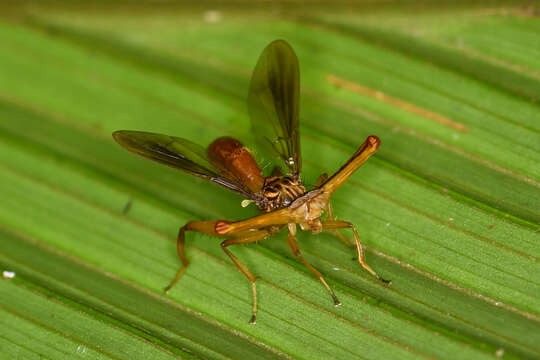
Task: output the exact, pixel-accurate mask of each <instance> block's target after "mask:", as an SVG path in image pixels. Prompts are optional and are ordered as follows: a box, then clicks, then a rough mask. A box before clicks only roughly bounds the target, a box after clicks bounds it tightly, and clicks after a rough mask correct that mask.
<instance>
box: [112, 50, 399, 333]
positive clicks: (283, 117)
mask: <svg viewBox="0 0 540 360" xmlns="http://www.w3.org/2000/svg"><path fill="white" fill-rule="evenodd" d="M299 82H300V75H299V66H298V59H297V57H296V55H295V53H294V51H293V49H292V48H291V46H290V45H289V44H288V43H287V42H285V41H283V40H276V41H273V42H272V43H270V44H269V45H268V46H267V47H266V48H265V49H264V51H263V52H262V54H261V56H260V58H259V61H258V62H257V65H256V67H255V70H254V72H253V76H252V78H251V83H250V87H249V95H248V109H249V115H250V117H251V122H252V127H253V130H254V133H255V136H256V142H257V146H258V150H259V151H260V153H261V154H262V155H264V156H265V157H266V159H273V160H274V161H275V167H274V168H273V170H272V173H271V174H269V175H268V176H264V175H263V172H262V170H261V168H260V167H259V165H258V164H257V162H256V161H255V159H254V157H253V155H252V154H251V152H250V151H249V150H248V149H247V148H246V147H245V146H244V145H242V143H241V142H240V141H238V140H236V139H233V138H231V137H220V138H218V139H216V140H214V141H213V142H212V143H211V144H210V145H209V146H208V148H206V149H205V148H203V147H202V146H200V145H197V144H195V143H193V142H191V141H189V140H186V139H182V138H178V137H174V136H168V135H162V134H154V133H148V132H141V131H128V130H121V131H116V132H114V133H113V136H114V139H115V140H116V141H117V142H118V143H119V144H120V145H122V146H123V147H124V148H126V149H127V150H129V151H131V152H133V153H135V154H137V155H140V156H143V157H146V158H149V159H151V160H154V161H157V162H160V163H162V164H165V165H168V166H171V167H173V168H177V169H180V170H183V171H185V172H187V173H190V174H191V175H194V176H198V177H201V178H204V179H207V180H210V181H212V182H214V183H216V184H219V185H221V186H224V187H226V188H228V189H230V190H233V191H235V192H237V193H239V194H240V195H242V196H243V197H244V198H245V200H244V201H242V206H244V207H245V206H247V205H249V203H255V204H256V205H257V207H258V208H259V209H260V210H261V212H262V214H261V215H258V216H255V217H252V218H248V219H245V220H240V221H227V220H210V221H190V222H188V223H187V224H185V225H184V226H182V227H181V228H180V230H179V232H178V238H177V251H178V257H179V258H180V261H181V263H182V266H181V268H180V270H179V271H178V273H177V274H176V276H175V278H174V279H173V280H172V281H171V283H170V284H169V285H168V286H167V287H166V288H165V292H168V291H169V290H170V289H171V288H172V287H173V286H174V285H175V284H176V282H177V281H178V280H179V279H180V278H181V276H182V274H184V272H185V271H186V269H187V268H188V266H189V260H188V259H187V258H186V256H185V253H184V241H185V234H186V232H187V231H194V232H199V233H203V234H207V235H212V236H218V237H224V238H225V240H224V241H223V242H221V248H222V249H223V251H224V252H225V253H226V254H227V255H228V256H229V258H230V259H231V260H232V261H233V263H234V264H235V265H236V267H237V268H238V269H239V270H240V271H241V272H242V273H243V274H244V275H245V276H246V278H247V279H248V280H249V281H250V283H251V289H252V295H253V303H252V305H253V308H252V316H251V319H250V323H251V324H255V320H256V315H257V289H256V286H255V276H254V275H253V274H252V273H251V271H250V270H249V269H248V268H247V267H246V266H245V265H244V264H243V263H242V262H241V261H240V260H239V259H238V258H237V257H236V256H235V255H234V254H233V253H232V252H231V250H230V247H231V246H232V245H238V244H248V243H253V242H258V241H261V240H263V239H266V238H268V237H269V236H270V235H272V234H274V233H276V232H278V231H280V230H282V229H283V228H286V229H287V230H288V234H287V243H288V245H289V247H290V248H291V250H292V252H293V253H294V255H295V256H296V257H297V258H298V260H300V261H301V262H302V263H303V264H304V265H305V266H306V267H307V268H308V269H309V271H311V272H312V273H313V275H315V276H316V277H317V278H318V279H319V281H320V282H321V283H322V284H323V285H324V287H325V288H326V290H328V292H329V293H330V296H331V297H332V299H333V301H334V305H335V306H339V305H341V303H340V301H339V300H338V298H337V297H336V295H335V294H334V291H333V290H332V289H331V288H330V286H329V285H328V283H327V282H326V281H325V280H324V278H323V276H322V275H321V273H320V272H319V271H317V270H316V269H315V268H314V267H313V266H311V265H310V264H309V263H308V262H307V261H306V260H305V259H304V257H303V256H302V254H301V252H300V249H299V247H298V243H297V241H296V237H295V235H296V231H297V225H299V226H300V228H301V229H302V230H311V231H312V232H313V233H320V232H321V231H326V230H329V231H333V232H334V234H335V235H336V236H337V237H338V238H339V239H340V240H341V241H342V242H344V243H346V244H348V245H349V246H351V247H355V248H356V252H357V255H358V262H359V263H360V265H361V266H362V267H363V268H364V269H365V270H367V271H368V272H369V273H370V274H372V275H373V276H375V277H376V278H377V279H379V280H380V281H382V282H384V283H389V281H387V280H384V279H383V278H381V277H380V276H379V275H377V273H375V271H373V269H371V267H370V266H369V265H368V264H366V262H365V261H364V252H363V250H362V244H361V243H360V238H359V236H358V231H357V230H356V227H355V226H354V225H353V224H352V223H350V222H347V221H340V220H336V219H335V218H334V215H333V212H332V206H331V204H330V197H331V195H332V193H333V192H334V191H336V189H337V188H339V187H340V186H341V185H342V184H343V183H344V182H345V180H347V179H348V178H349V176H351V175H352V174H353V172H354V171H356V169H358V168H359V167H360V166H361V165H362V164H363V163H364V162H365V161H366V160H367V159H368V158H369V157H370V156H371V155H373V154H374V153H375V152H376V151H377V149H378V148H379V145H380V140H379V138H378V137H376V136H374V135H370V136H368V137H367V139H366V140H365V141H364V143H363V144H362V145H361V146H360V147H359V148H358V150H357V151H356V152H355V153H354V154H353V156H352V157H351V158H350V159H349V160H348V161H347V162H346V163H345V164H344V165H343V166H342V167H341V168H340V169H339V170H338V171H337V172H336V173H335V174H334V175H332V176H330V177H328V176H327V175H326V174H322V175H321V176H320V177H319V178H318V180H317V181H316V183H315V185H314V187H313V188H312V189H310V190H306V188H305V186H304V185H303V184H302V180H301V177H300V171H301V165H302V158H301V156H300V137H299V132H298V112H299V111H298V110H299V109H298V103H299V96H300V90H299ZM323 213H326V217H325V219H324V220H323V218H322V215H323ZM338 229H350V230H351V231H352V234H353V237H354V244H352V243H351V242H350V241H349V240H348V239H346V238H345V237H344V236H343V235H342V234H341V233H340V232H339V231H338Z"/></svg>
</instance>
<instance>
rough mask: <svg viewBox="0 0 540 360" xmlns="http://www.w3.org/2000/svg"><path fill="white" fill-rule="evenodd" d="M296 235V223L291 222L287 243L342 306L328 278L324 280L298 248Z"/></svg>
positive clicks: (336, 303) (337, 304) (335, 303)
mask: <svg viewBox="0 0 540 360" xmlns="http://www.w3.org/2000/svg"><path fill="white" fill-rule="evenodd" d="M295 235H296V224H293V223H291V224H289V233H288V234H287V243H288V244H289V247H290V248H291V250H292V252H293V254H294V255H296V257H297V258H298V260H300V261H301V262H302V263H303V264H304V265H305V266H306V267H307V268H308V269H309V271H311V272H312V273H313V275H315V276H316V277H317V279H319V281H320V282H321V283H322V284H323V285H324V287H325V288H326V290H328V292H329V293H330V296H332V300H334V306H340V305H341V302H340V301H339V300H338V298H337V296H336V294H334V291H333V290H332V288H331V287H330V286H329V285H328V283H327V282H326V280H324V278H323V276H322V274H321V273H320V272H319V271H318V270H317V269H315V268H314V267H313V266H311V264H310V263H308V262H307V261H306V259H304V257H303V256H302V254H301V253H300V249H299V248H298V243H297V242H296V236H295Z"/></svg>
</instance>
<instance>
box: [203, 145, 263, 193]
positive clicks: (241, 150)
mask: <svg viewBox="0 0 540 360" xmlns="http://www.w3.org/2000/svg"><path fill="white" fill-rule="evenodd" d="M208 157H209V158H210V161H211V162H212V165H214V166H215V167H216V168H217V169H218V170H219V171H220V172H221V174H222V175H223V176H224V177H225V178H227V179H228V180H231V181H234V182H235V183H238V184H241V185H243V187H244V188H245V189H248V190H249V191H251V192H252V193H256V192H258V191H259V190H261V188H262V187H263V184H264V178H263V176H262V172H261V169H260V168H259V165H257V163H256V162H255V159H253V156H252V155H251V153H250V152H249V150H248V149H247V148H246V147H245V146H244V145H242V143H241V142H240V141H238V140H236V139H233V138H231V137H220V138H218V139H216V140H214V141H213V142H212V143H211V144H210V146H208Z"/></svg>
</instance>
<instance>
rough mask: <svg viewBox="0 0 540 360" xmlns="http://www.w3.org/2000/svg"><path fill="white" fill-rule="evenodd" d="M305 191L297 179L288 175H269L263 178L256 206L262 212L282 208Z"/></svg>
mask: <svg viewBox="0 0 540 360" xmlns="http://www.w3.org/2000/svg"><path fill="white" fill-rule="evenodd" d="M305 192H306V189H305V188H304V185H302V183H301V182H300V180H299V179H295V178H292V177H289V176H283V177H278V176H269V177H267V178H265V179H264V185H263V187H262V190H261V197H260V200H258V201H257V206H258V207H259V209H261V211H264V212H270V211H273V210H278V209H282V208H284V207H287V206H289V205H290V204H292V203H293V201H295V200H296V199H298V198H299V197H301V196H302V195H304V194H305Z"/></svg>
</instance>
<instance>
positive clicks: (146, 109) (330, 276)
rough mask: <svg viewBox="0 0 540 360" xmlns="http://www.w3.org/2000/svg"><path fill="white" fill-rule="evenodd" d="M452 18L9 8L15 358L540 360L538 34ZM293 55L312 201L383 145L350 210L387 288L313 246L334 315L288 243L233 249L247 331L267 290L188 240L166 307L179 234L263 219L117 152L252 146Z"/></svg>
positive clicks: (6, 78)
mask: <svg viewBox="0 0 540 360" xmlns="http://www.w3.org/2000/svg"><path fill="white" fill-rule="evenodd" d="M210 5H212V6H210ZM439 5H440V6H437V7H435V6H433V5H431V4H430V3H429V2H428V3H417V2H411V3H408V2H402V3H380V4H379V3H366V4H362V3H359V4H354V5H351V4H348V3H347V4H343V5H341V4H337V5H335V6H334V5H333V6H329V5H321V4H313V5H312V6H309V7H302V6H300V5H291V4H288V3H287V4H281V5H264V6H262V5H261V7H254V8H251V5H247V4H234V5H228V6H225V5H223V4H211V3H208V6H209V7H208V8H206V7H204V6H202V5H195V4H190V5H178V4H151V3H139V4H133V3H122V2H120V3H118V4H105V3H103V4H101V3H96V4H94V5H93V7H92V9H91V10H92V11H89V10H90V6H89V5H85V4H82V3H81V4H79V3H76V4H71V3H62V2H56V3H51V4H39V3H37V4H36V3H32V5H31V6H26V7H18V6H16V5H9V4H4V5H1V6H2V7H3V9H4V11H3V12H2V11H0V13H2V14H3V15H1V16H2V17H1V18H0V41H1V43H2V44H3V45H2V49H1V50H0V172H1V176H0V199H2V201H1V202H0V244H1V245H2V246H1V248H0V249H1V250H0V265H1V269H2V270H9V271H14V272H15V274H16V275H15V277H14V278H13V279H5V280H4V281H2V282H0V299H2V300H1V302H0V311H1V313H2V315H1V316H0V323H1V324H2V325H3V326H2V330H1V331H0V350H1V353H2V354H6V355H5V356H7V358H25V359H33V358H36V359H38V358H51V359H60V358H66V359H72V358H91V359H106V358H111V359H162V358H163V359H165V358H185V359H199V358H201V359H242V358H245V359H255V358H257V359H259V358H262V359H265V358H269V359H270V358H300V359H358V358H360V359H408V358H411V359H413V358H414V359H416V358H437V359H456V358H474V359H482V358H486V359H488V358H493V357H499V358H500V357H504V358H506V359H522V358H524V359H525V358H527V359H533V358H540V347H539V345H538V344H540V301H539V300H538V294H539V293H540V285H539V279H540V267H539V263H538V257H539V256H540V241H539V240H540V236H539V231H538V229H539V227H538V222H539V220H540V212H539V211H538V210H539V209H540V191H539V187H540V182H539V180H540V168H539V167H538V163H539V160H540V155H539V153H540V136H539V133H540V126H539V124H540V121H539V120H540V110H539V106H538V103H537V102H536V101H537V99H538V97H539V95H540V76H539V74H540V61H539V60H538V59H540V57H538V45H539V43H538V36H537V34H538V31H540V28H539V26H540V25H539V23H538V21H537V20H536V18H534V17H533V16H534V11H535V10H534V8H533V9H530V8H528V7H523V6H521V4H516V3H514V2H508V3H505V2H501V3H494V4H493V3H490V5H487V4H482V3H476V2H475V3H473V4H468V3H466V2H463V3H459V2H457V3H456V2H448V3H442V2H441V3H439ZM274 6H275V8H274V10H276V9H277V10H276V11H271V8H272V7H274ZM280 6H284V7H286V8H287V9H286V10H283V13H280V11H279V9H280ZM289 6H290V8H289ZM248 9H249V11H247V10H248ZM360 14H362V15H361V16H360ZM282 15H285V16H282ZM277 38H282V39H285V40H287V41H288V42H289V43H291V45H292V47H293V48H294V49H295V51H296V52H297V55H298V58H299V62H300V68H301V86H302V91H301V102H302V103H301V108H300V118H301V129H300V130H301V141H302V154H303V160H304V161H303V164H304V165H303V166H304V169H303V173H304V175H305V179H304V182H305V183H306V184H308V185H309V184H312V183H313V182H314V181H315V179H316V178H317V177H318V176H319V175H320V174H321V173H323V172H328V173H332V172H333V171H335V170H337V169H338V168H339V167H340V166H341V165H342V164H343V163H344V162H345V161H346V160H347V159H348V158H349V156H350V155H351V154H352V153H353V152H354V151H355V150H356V149H357V147H358V146H359V145H360V144H361V143H362V141H363V140H364V139H365V137H366V136H367V135H369V134H376V135H377V136H379V137H380V138H381V140H382V145H381V148H380V150H379V151H378V152H377V154H376V155H375V156H373V157H372V158H371V159H370V160H369V161H368V162H367V163H366V165H364V166H363V167H362V168H361V169H360V170H359V171H358V172H357V173H356V174H355V175H354V176H353V177H352V178H351V179H350V180H349V181H348V182H347V183H346V184H345V185H344V186H343V187H342V188H341V189H340V190H339V191H338V192H337V193H336V194H335V196H334V197H333V207H334V209H335V212H336V214H337V216H338V218H340V219H344V220H348V221H351V222H353V223H354V224H356V225H357V227H358V230H359V232H360V236H361V238H362V241H363V242H364V244H366V245H367V262H368V264H370V265H371V266H372V267H373V268H374V269H375V270H376V271H377V272H378V273H380V274H381V275H382V276H383V277H385V278H389V279H392V285H391V286H389V287H386V286H383V285H382V284H380V283H379V282H377V281H376V280H375V279H373V277H371V276H370V275H369V274H367V273H366V272H365V271H363V269H362V268H361V267H360V266H359V265H358V262H357V260H356V259H355V258H354V253H353V251H352V250H351V249H349V248H347V247H345V246H344V245H343V244H341V243H340V242H339V241H337V240H336V239H335V237H333V236H332V235H330V234H319V235H316V236H313V235H311V234H306V233H303V234H301V235H300V236H299V244H300V248H301V251H302V253H303V254H304V256H305V258H306V259H307V260H308V261H309V262H310V263H311V264H312V265H313V266H314V267H316V268H317V269H319V270H320V271H321V272H322V273H323V275H324V276H325V278H326V279H327V280H328V282H329V284H330V285H331V286H332V287H333V288H334V289H335V291H336V294H337V296H338V297H339V298H340V300H341V302H342V303H343V306H341V307H338V308H334V307H333V306H332V301H331V299H330V297H329V296H328V294H327V292H326V291H325V289H324V288H323V287H322V286H321V285H320V283H319V282H318V280H317V279H315V278H314V277H313V276H312V274H311V273H310V272H309V271H308V270H307V269H306V268H305V267H304V266H303V265H302V264H301V263H299V262H298V261H297V259H296V258H295V257H294V255H293V254H291V252H290V250H289V248H288V246H287V244H286V241H285V236H284V234H283V233H281V234H277V235H275V236H273V237H272V238H270V239H267V240H265V241H262V242H260V243H259V244H254V245H249V246H244V247H238V248H237V247H233V248H232V251H233V252H234V253H235V254H236V255H237V256H238V257H239V258H240V259H242V261H244V262H245V264H246V265H247V267H248V268H249V269H250V270H251V271H252V272H253V273H254V274H256V275H257V277H258V280H257V287H258V300H259V315H258V319H257V324H256V325H255V326H250V325H249V324H248V320H249V316H250V310H251V290H250V286H249V283H248V282H247V281H246V279H245V278H244V277H243V275H242V274H241V273H240V272H238V271H237V270H236V268H235V267H234V265H233V264H232V263H231V262H230V260H229V259H228V257H227V256H226V255H225V254H224V253H223V251H222V250H221V248H220V246H219V241H220V240H219V239H217V238H212V237H209V236H205V235H200V234H191V233H190V234H189V235H188V238H187V242H186V248H187V256H188V257H189V259H190V261H191V264H190V267H189V269H188V270H187V272H186V273H185V275H184V277H183V278H182V279H181V281H179V283H178V284H177V285H176V287H175V288H173V289H172V290H171V292H170V294H169V295H164V294H163V291H162V289H163V287H164V286H165V285H166V284H167V283H168V282H169V281H170V280H171V279H172V278H173V276H174V274H175V273H176V271H177V270H178V268H179V266H180V263H179V260H178V258H177V255H176V249H175V236H176V233H177V231H178V228H179V227H180V226H182V225H183V224H185V222H187V221H189V220H195V219H215V218H223V219H231V220H234V219H242V218H246V217H250V216H252V215H254V214H256V211H255V210H254V209H252V208H247V209H244V208H242V207H241V206H239V205H240V201H241V200H242V199H241V198H239V197H238V196H237V195H236V194H234V193H232V192H227V191H226V190H225V189H221V188H220V187H217V186H215V185H213V184H211V183H208V182H206V181H203V180H200V179H196V178H193V177H190V176H189V175H186V174H184V173H181V172H177V171H174V170H172V169H170V168H167V167H164V166H160V165H159V164H155V163H152V162H150V161H145V160H144V159H141V158H138V157H135V156H133V155H132V154H129V153H128V152H126V151H124V150H123V149H122V148H121V147H119V146H118V145H117V144H115V143H114V141H113V139H112V137H111V133H112V132H113V131H115V130H121V129H127V130H141V131H151V132H161V133H166V134H170V135H174V136H180V137H184V138H187V139H191V140H193V141H196V142H198V143H200V144H201V145H203V146H205V145H207V144H208V143H210V142H211V141H212V140H213V139H215V138H216V137H218V136H223V135H230V136H234V137H237V138H239V139H241V140H242V141H243V142H245V143H246V144H250V145H253V144H252V142H253V139H252V137H251V135H250V129H249V120H248V117H247V107H246V103H245V100H246V96H247V90H248V84H249V78H250V74H251V70H252V68H253V66H254V65H255V63H256V61H257V58H258V55H259V54H260V52H261V51H262V49H263V48H264V46H265V45H267V44H268V43H269V42H270V41H272V40H274V39H277ZM254 153H255V155H256V157H257V158H258V160H261V161H262V162H263V163H264V159H262V158H261V157H260V155H259V154H258V153H257V152H256V149H254ZM128 208H129V211H127V212H125V211H124V210H125V209H128ZM344 234H345V232H344ZM348 235H350V234H348Z"/></svg>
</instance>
